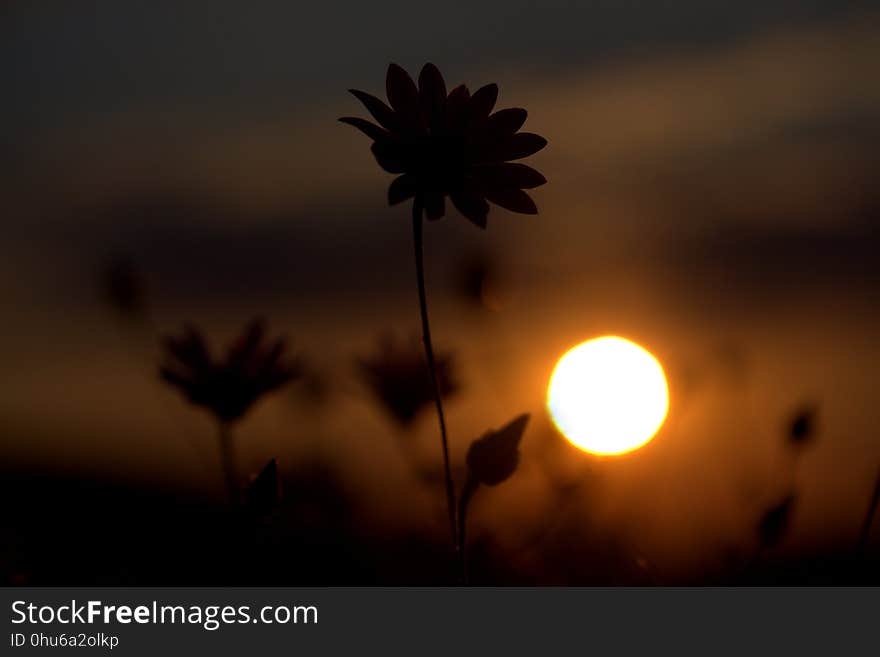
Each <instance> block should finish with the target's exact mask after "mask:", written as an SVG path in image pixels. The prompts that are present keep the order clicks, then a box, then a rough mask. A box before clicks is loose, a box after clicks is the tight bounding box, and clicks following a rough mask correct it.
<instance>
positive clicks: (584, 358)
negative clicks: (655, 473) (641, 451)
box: [547, 336, 669, 455]
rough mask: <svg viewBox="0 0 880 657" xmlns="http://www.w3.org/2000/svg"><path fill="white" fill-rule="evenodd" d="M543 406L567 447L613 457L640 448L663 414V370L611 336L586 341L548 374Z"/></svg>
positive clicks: (639, 350) (634, 347)
mask: <svg viewBox="0 0 880 657" xmlns="http://www.w3.org/2000/svg"><path fill="white" fill-rule="evenodd" d="M547 408H548V410H549V411H550V416H551V417H552V418H553V422H554V424H555V425H556V427H557V428H558V429H559V431H560V432H562V435H564V436H565V437H566V438H567V439H568V440H569V441H570V442H571V443H572V444H573V445H575V446H576V447H579V448H580V449H582V450H584V451H587V452H590V453H592V454H600V455H614V454H623V453H625V452H629V451H632V450H634V449H638V448H639V447H641V446H643V445H645V444H646V443H647V442H648V441H649V440H651V438H653V437H654V435H655V434H656V433H657V431H658V430H659V429H660V426H661V425H662V424H663V421H664V420H665V419H666V413H667V411H668V410H669V388H668V387H667V385H666V376H665V375H664V374H663V368H662V367H661V366H660V363H659V362H658V361H657V359H656V358H654V356H652V355H651V353H650V352H648V351H647V350H645V349H643V348H642V347H640V346H639V345H637V344H635V343H634V342H630V341H629V340H626V339H624V338H620V337H617V336H603V337H601V338H595V339H593V340H587V341H586V342H583V343H581V344H579V345H577V346H576V347H574V348H572V349H570V350H569V351H567V352H566V353H565V354H564V355H563V356H562V358H560V359H559V362H558V363H557V364H556V368H555V369H554V370H553V375H552V376H551V377H550V385H549V387H548V388H547Z"/></svg>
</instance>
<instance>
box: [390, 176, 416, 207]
mask: <svg viewBox="0 0 880 657" xmlns="http://www.w3.org/2000/svg"><path fill="white" fill-rule="evenodd" d="M417 191H418V185H417V184H416V179H415V177H413V176H411V175H409V174H403V175H402V176H398V177H397V178H395V179H394V180H393V181H391V184H390V185H389V186H388V205H397V204H398V203H403V202H404V201H406V200H407V199H411V198H412V197H413V196H415V195H416V192H417Z"/></svg>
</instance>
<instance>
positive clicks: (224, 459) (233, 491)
mask: <svg viewBox="0 0 880 657" xmlns="http://www.w3.org/2000/svg"><path fill="white" fill-rule="evenodd" d="M217 427H218V431H217V439H218V442H219V445H220V467H221V468H222V470H223V481H224V483H225V484H226V493H227V495H228V496H229V502H230V503H231V504H236V503H237V502H238V483H237V479H236V474H235V454H234V453H233V451H232V429H231V427H230V426H229V423H228V422H219V423H218V425H217Z"/></svg>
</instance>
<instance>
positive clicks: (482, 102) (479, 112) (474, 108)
mask: <svg viewBox="0 0 880 657" xmlns="http://www.w3.org/2000/svg"><path fill="white" fill-rule="evenodd" d="M497 100H498V85H497V84H494V83H493V84H487V85H486V86H485V87H480V88H479V89H477V90H476V91H475V92H474V95H473V96H471V102H470V103H469V104H468V105H469V109H470V117H471V121H472V122H476V123H480V122H482V121H483V120H485V119H486V118H487V117H488V116H489V112H491V111H492V108H493V107H495V101H497Z"/></svg>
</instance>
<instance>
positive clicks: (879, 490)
mask: <svg viewBox="0 0 880 657" xmlns="http://www.w3.org/2000/svg"><path fill="white" fill-rule="evenodd" d="M878 506H880V473H878V474H877V481H876V483H875V484H874V493H873V494H872V495H871V503H870V504H868V513H867V514H866V515H865V522H864V523H863V524H862V531H861V532H860V533H859V542H858V543H857V544H856V556H857V557H858V558H862V557H863V556H864V554H865V550H866V549H867V547H868V539H870V538H871V525H873V524H874V516H875V515H876V514H877V507H878Z"/></svg>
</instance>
